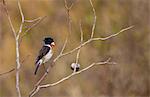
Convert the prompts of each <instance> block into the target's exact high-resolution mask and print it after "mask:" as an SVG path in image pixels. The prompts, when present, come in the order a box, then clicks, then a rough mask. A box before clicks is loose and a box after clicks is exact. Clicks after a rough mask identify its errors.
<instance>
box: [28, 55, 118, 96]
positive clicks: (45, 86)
mask: <svg viewBox="0 0 150 97" xmlns="http://www.w3.org/2000/svg"><path fill="white" fill-rule="evenodd" d="M106 64H116V63H115V62H110V58H109V59H107V60H106V61H104V62H97V63H92V64H91V65H89V66H87V67H86V68H84V69H82V70H80V71H78V72H73V73H71V74H70V75H68V76H66V77H64V78H62V79H60V80H59V81H57V82H54V83H52V84H45V85H39V86H37V87H35V88H34V89H33V90H32V92H31V93H30V95H29V97H33V96H34V95H35V94H36V93H37V92H38V91H39V90H40V89H42V88H48V87H53V86H56V85H58V84H60V83H62V82H64V81H66V80H68V79H70V78H71V77H73V76H75V75H78V74H80V73H82V72H84V71H87V70H89V69H90V68H92V67H94V66H97V65H106Z"/></svg>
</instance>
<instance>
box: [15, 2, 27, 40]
mask: <svg viewBox="0 0 150 97" xmlns="http://www.w3.org/2000/svg"><path fill="white" fill-rule="evenodd" d="M18 8H19V11H20V14H21V24H20V28H19V31H18V35H17V39H19V36H20V34H21V32H22V28H23V24H24V20H25V19H24V15H23V12H22V8H21V4H20V0H18Z"/></svg>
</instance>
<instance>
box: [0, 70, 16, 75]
mask: <svg viewBox="0 0 150 97" xmlns="http://www.w3.org/2000/svg"><path fill="white" fill-rule="evenodd" d="M13 71H15V68H12V69H10V70H9V71H6V72H4V73H1V74H0V76H4V75H6V74H8V73H11V72H13Z"/></svg>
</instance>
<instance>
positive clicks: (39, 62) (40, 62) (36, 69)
mask: <svg viewBox="0 0 150 97" xmlns="http://www.w3.org/2000/svg"><path fill="white" fill-rule="evenodd" d="M41 64H42V60H39V61H38V62H37V63H36V68H35V72H34V75H36V73H37V71H38V69H39V67H40V65H41Z"/></svg>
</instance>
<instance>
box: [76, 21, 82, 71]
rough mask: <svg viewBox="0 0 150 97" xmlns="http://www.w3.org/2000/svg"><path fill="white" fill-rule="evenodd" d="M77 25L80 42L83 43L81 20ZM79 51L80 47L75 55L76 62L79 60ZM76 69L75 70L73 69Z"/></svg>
mask: <svg viewBox="0 0 150 97" xmlns="http://www.w3.org/2000/svg"><path fill="white" fill-rule="evenodd" d="M79 26H80V44H82V43H83V30H82V24H81V21H80V23H79ZM80 51H81V48H80V49H79V50H78V52H77V56H76V64H77V63H78V62H79V56H80ZM75 71H76V70H75Z"/></svg>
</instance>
